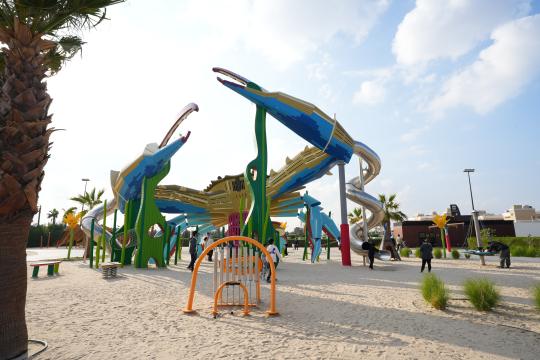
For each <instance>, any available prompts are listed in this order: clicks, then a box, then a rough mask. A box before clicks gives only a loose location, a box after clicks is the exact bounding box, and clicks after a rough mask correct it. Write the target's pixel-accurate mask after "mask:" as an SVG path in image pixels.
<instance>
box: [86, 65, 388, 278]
mask: <svg viewBox="0 0 540 360" xmlns="http://www.w3.org/2000/svg"><path fill="white" fill-rule="evenodd" d="M213 70H214V72H216V73H218V74H220V75H224V76H227V77H228V78H229V79H230V80H234V81H230V80H223V79H221V78H219V77H218V81H220V82H221V83H222V84H223V85H224V86H226V87H227V88H229V89H231V90H233V91H235V92H236V93H238V94H240V95H242V96H244V97H245V98H247V99H248V100H250V101H251V102H253V103H254V104H255V105H256V114H255V124H254V125H255V137H256V144H257V157H256V158H255V159H253V160H252V161H250V162H249V163H248V165H247V166H246V169H245V172H244V174H239V175H228V176H225V177H219V178H218V179H217V180H214V181H212V182H211V183H210V185H209V186H208V187H207V188H206V189H204V190H195V189H189V188H186V187H183V186H179V185H159V183H160V181H161V180H162V179H163V178H164V177H165V176H166V175H167V173H168V172H169V171H170V159H171V158H172V156H174V155H175V154H176V152H177V151H178V150H179V149H180V148H181V147H182V146H183V145H184V144H185V143H186V142H187V140H188V138H189V133H188V134H187V135H186V136H183V137H180V138H179V139H176V140H174V141H172V142H171V143H170V144H169V140H170V139H171V137H172V135H173V134H174V132H175V131H176V129H177V128H178V126H179V125H180V124H181V123H182V121H183V120H185V119H186V118H187V117H188V116H189V115H190V114H191V113H192V112H194V111H198V106H197V105H196V104H189V105H187V106H186V107H185V108H184V110H183V111H182V113H181V115H180V117H179V119H178V120H177V121H176V122H175V123H174V125H173V126H172V127H171V129H170V130H169V131H168V133H167V135H166V136H165V138H164V139H163V141H162V142H161V143H160V144H159V145H158V144H148V145H147V146H146V147H145V149H144V151H143V153H142V154H141V155H140V156H139V157H137V158H136V159H135V160H134V161H133V162H131V163H130V164H129V165H128V166H126V167H125V168H124V169H123V170H122V171H111V186H112V189H113V193H114V199H112V200H109V201H108V202H106V203H104V204H102V205H98V206H96V207H95V208H93V209H92V210H91V211H89V212H88V213H87V214H86V216H85V217H84V218H83V219H82V228H83V229H84V231H85V232H86V233H87V235H88V236H89V237H91V239H92V240H93V241H91V242H90V243H91V244H94V243H95V244H96V266H98V264H99V261H100V258H99V255H100V250H101V249H104V247H105V246H106V247H108V248H110V251H111V261H117V262H120V263H121V264H122V265H125V264H130V263H131V261H132V258H134V265H135V267H138V268H144V267H147V266H148V263H149V262H153V263H155V264H156V266H158V267H164V266H166V265H167V264H168V262H169V259H170V257H171V255H172V254H175V253H177V252H178V247H179V244H178V238H179V237H178V234H179V233H181V232H182V231H183V230H185V229H186V228H188V227H197V228H198V234H199V235H203V234H205V233H206V232H208V231H212V230H216V229H220V228H223V227H225V226H227V229H228V230H227V233H226V235H228V236H238V235H242V236H249V237H251V238H254V239H256V240H257V241H258V242H259V243H261V244H262V245H266V244H267V241H268V240H269V239H270V238H275V239H279V238H280V234H279V231H276V229H275V227H274V225H273V223H272V220H271V218H272V217H297V216H298V217H300V218H301V219H303V220H304V221H305V222H306V226H307V228H308V231H307V233H308V239H309V243H310V247H311V261H312V262H315V261H316V260H317V259H318V257H319V255H320V251H321V247H322V244H321V234H322V231H324V232H326V233H327V234H328V236H329V237H330V238H331V239H334V240H336V241H337V242H338V243H339V244H340V249H341V253H342V263H343V264H344V265H350V249H352V250H353V251H356V252H358V253H360V254H363V253H364V252H365V251H364V250H363V249H362V243H363V242H364V241H365V240H367V231H368V229H369V228H371V227H373V226H376V225H377V224H378V223H380V221H381V219H382V217H383V212H382V205H381V203H380V202H379V201H378V200H377V199H375V198H374V197H372V196H371V195H369V194H367V193H366V192H365V191H364V186H365V185H366V184H367V183H369V182H370V181H371V180H373V178H375V177H376V176H377V175H378V174H379V171H380V167H381V164H380V160H379V158H378V156H377V155H376V153H375V152H374V151H373V150H371V149H370V148H369V147H367V146H366V145H365V144H363V143H361V142H358V141H354V140H353V139H352V137H351V136H350V135H349V134H348V133H347V132H346V131H345V129H344V128H343V127H342V125H341V124H340V123H339V122H338V121H337V120H336V118H335V117H334V118H331V117H329V116H328V115H326V114H325V113H324V112H322V111H321V110H320V109H318V108H317V107H316V106H314V105H312V104H310V103H307V102H305V101H303V100H300V99H297V98H295V97H292V96H290V95H287V94H284V93H281V92H268V91H266V90H264V89H263V88H262V87H260V86H259V85H257V84H255V83H254V82H252V81H250V80H247V79H246V78H244V77H242V76H240V75H237V74H235V73H232V72H230V71H228V70H225V69H222V68H214V69H213ZM267 113H268V114H271V115H272V116H273V117H274V118H275V119H277V120H278V121H280V122H281V123H282V124H284V125H285V126H286V127H288V128H289V129H291V130H292V131H294V132H295V133H296V134H298V135H299V136H300V137H302V138H303V139H304V140H306V141H307V142H309V143H310V144H311V145H313V146H306V148H305V149H304V150H303V151H301V152H300V153H299V154H297V155H296V156H295V157H293V158H292V159H290V158H287V159H286V161H285V165H284V166H283V167H282V168H281V169H279V170H278V171H274V170H270V171H268V168H267V158H268V151H267V144H268V141H267V140H268V139H267V138H266V114H267ZM352 155H357V156H358V158H359V159H360V169H361V171H360V174H359V176H358V177H355V178H353V179H351V180H350V181H349V182H348V183H347V184H345V180H344V176H345V173H344V164H345V163H348V162H349V161H350V160H351V158H352ZM364 162H365V164H367V167H366V168H364V166H363V164H364ZM335 165H338V168H339V172H340V174H339V175H340V176H339V178H340V202H341V225H340V228H339V230H338V227H337V225H336V224H335V223H334V222H333V221H332V219H331V218H330V217H329V216H328V215H326V214H324V213H322V212H321V209H322V208H321V207H320V206H319V205H320V202H318V201H317V200H316V199H314V198H312V197H311V196H310V195H308V194H307V193H306V194H304V195H301V194H300V192H299V191H300V190H302V189H303V188H304V186H305V185H306V184H307V183H309V182H311V181H314V180H316V179H318V178H320V177H322V176H324V175H325V174H327V173H329V171H330V170H331V169H332V168H333V167H334V166H335ZM345 197H347V198H349V199H350V200H352V201H354V202H356V203H358V204H359V205H361V206H362V208H363V213H364V214H367V211H366V210H368V211H369V214H370V215H369V217H367V219H366V221H363V222H361V223H358V224H355V225H354V226H353V227H352V228H351V229H350V232H349V225H348V223H347V209H346V201H345ZM302 208H306V212H305V213H303V212H301V213H300V214H299V213H298V211H299V209H302ZM118 211H120V212H121V213H123V215H124V223H123V226H121V227H120V228H118V229H117V227H116V217H117V212H118ZM163 213H168V214H176V215H177V216H176V217H175V218H173V219H171V220H166V218H165V217H164V216H163ZM112 214H114V221H113V228H112V230H111V229H107V227H106V224H105V218H106V217H107V216H108V215H112ZM101 220H103V223H102V224H100V221H101ZM171 234H174V235H173V236H171ZM276 245H277V246H278V247H280V245H281V242H277V243H276ZM381 246H382V244H381ZM205 251H206V249H205ZM203 253H204V252H203ZM379 254H380V258H382V259H385V257H386V253H385V252H384V251H381V252H380V253H379ZM90 257H91V263H92V257H93V251H91V253H90ZM388 257H389V256H388ZM175 259H176V257H175ZM101 261H102V262H103V261H104V252H101Z"/></svg>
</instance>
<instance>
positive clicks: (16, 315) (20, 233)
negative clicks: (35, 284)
mask: <svg viewBox="0 0 540 360" xmlns="http://www.w3.org/2000/svg"><path fill="white" fill-rule="evenodd" d="M32 217H33V214H32V213H31V212H26V213H24V214H21V215H19V216H17V217H16V218H14V219H13V220H8V219H0V289H2V291H0V359H11V358H14V357H16V356H19V355H21V354H24V353H26V351H27V349H28V335H27V329H26V319H25V311H24V308H25V304H26V282H27V272H26V243H27V241H28V232H29V229H30V223H31V221H32Z"/></svg>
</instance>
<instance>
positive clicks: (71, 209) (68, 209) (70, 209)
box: [62, 206, 77, 220]
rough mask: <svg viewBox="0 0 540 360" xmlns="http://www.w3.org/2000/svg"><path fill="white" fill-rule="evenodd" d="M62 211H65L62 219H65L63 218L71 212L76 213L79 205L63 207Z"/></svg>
mask: <svg viewBox="0 0 540 360" xmlns="http://www.w3.org/2000/svg"><path fill="white" fill-rule="evenodd" d="M62 211H63V212H64V215H62V220H63V219H65V218H66V217H67V216H68V215H69V214H72V215H75V211H77V207H76V206H72V207H70V208H67V209H62Z"/></svg>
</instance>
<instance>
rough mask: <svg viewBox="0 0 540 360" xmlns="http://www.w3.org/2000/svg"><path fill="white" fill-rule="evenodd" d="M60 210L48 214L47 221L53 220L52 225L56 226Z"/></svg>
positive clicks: (53, 210)
mask: <svg viewBox="0 0 540 360" xmlns="http://www.w3.org/2000/svg"><path fill="white" fill-rule="evenodd" d="M58 214H59V213H58V210H56V209H52V210H51V211H49V213H48V214H47V219H52V223H53V225H56V218H57V217H58Z"/></svg>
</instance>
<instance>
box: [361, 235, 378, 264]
mask: <svg viewBox="0 0 540 360" xmlns="http://www.w3.org/2000/svg"><path fill="white" fill-rule="evenodd" d="M362 249H364V250H367V252H368V259H369V268H370V269H371V270H373V261H374V260H375V250H376V249H375V245H373V244H372V243H370V242H369V241H364V242H363V243H362Z"/></svg>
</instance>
